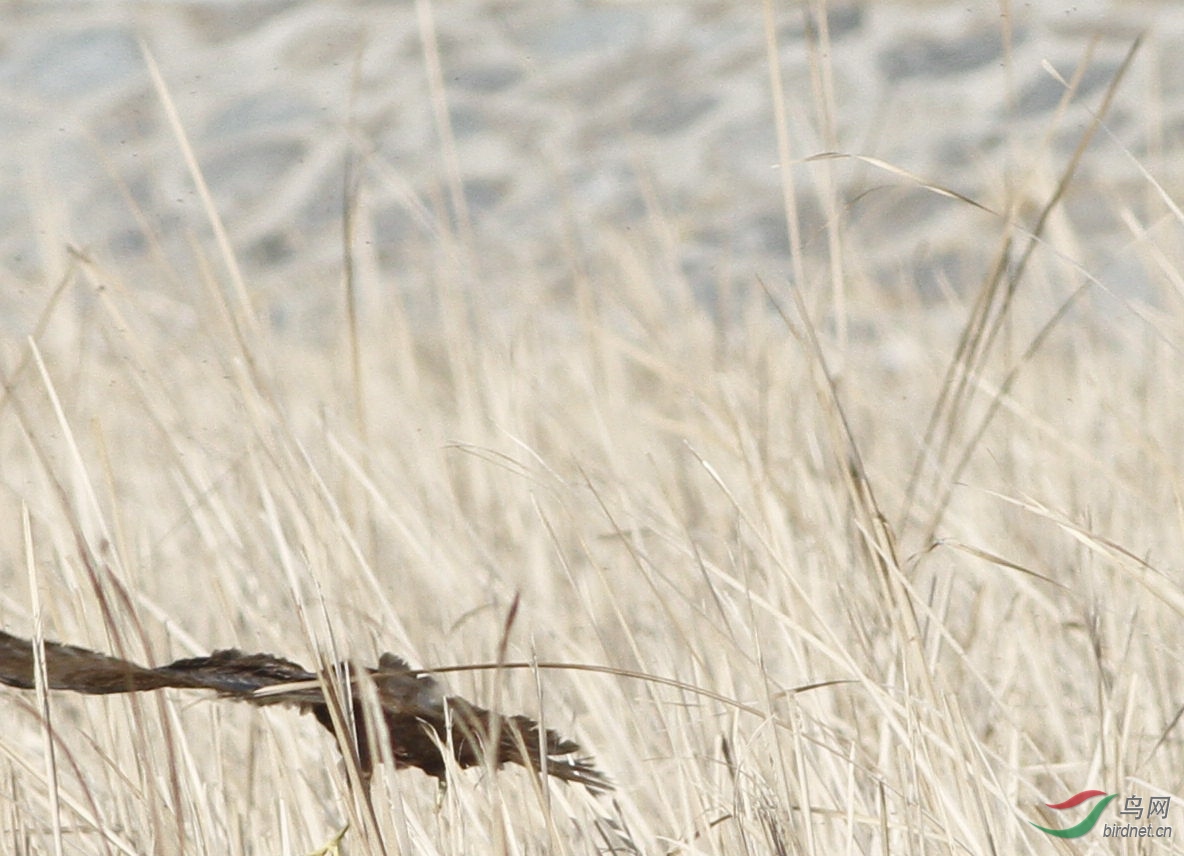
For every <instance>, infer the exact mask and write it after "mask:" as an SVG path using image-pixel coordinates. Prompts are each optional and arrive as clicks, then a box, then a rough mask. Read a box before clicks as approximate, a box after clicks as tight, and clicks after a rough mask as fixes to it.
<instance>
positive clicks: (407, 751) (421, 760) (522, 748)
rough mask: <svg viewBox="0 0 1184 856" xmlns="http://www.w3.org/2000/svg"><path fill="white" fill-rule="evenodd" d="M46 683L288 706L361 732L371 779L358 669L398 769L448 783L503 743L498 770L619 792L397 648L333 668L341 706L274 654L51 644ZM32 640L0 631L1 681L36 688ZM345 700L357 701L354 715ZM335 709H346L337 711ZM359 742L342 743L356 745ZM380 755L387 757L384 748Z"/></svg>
mask: <svg viewBox="0 0 1184 856" xmlns="http://www.w3.org/2000/svg"><path fill="white" fill-rule="evenodd" d="M44 651H45V655H44V656H45V673H46V681H45V683H46V686H47V687H48V688H49V689H52V690H72V691H74V692H79V693H86V694H89V695H107V694H110V693H135V692H148V691H151V690H159V689H165V688H177V689H205V690H213V691H214V692H216V693H217V694H218V695H219V696H220V697H222V698H231V699H237V700H239V701H245V702H247V703H248V704H253V705H256V706H258V707H263V706H267V705H276V704H282V705H288V706H293V707H296V708H298V709H299V710H300V712H301V713H311V714H312V715H313V716H314V717H316V720H317V722H319V723H320V724H321V725H323V726H324V727H325V728H326V729H328V730H329V732H330V733H332V734H334V735H336V734H337V731H338V728H339V727H341V726H344V727H345V728H347V729H349V730H350V732H351V734H352V735H356V741H354V742H353V746H354V747H355V751H356V753H357V755H356V761H357V766H358V770H359V771H360V772H361V774H362V776H363V778H365V779H367V780H368V779H369V777H370V774H371V773H372V772H373V769H374V758H373V755H372V749H371V746H372V745H374V744H373V741H372V740H370V739H367V737H366V735H367V734H368V729H367V723H368V721H369V720H370V719H371V718H373V717H367V716H366V711H365V710H364V708H365V705H364V704H363V695H364V693H363V692H362V691H361V687H360V686H359V683H360V682H359V674H364V675H365V680H368V681H369V682H370V683H371V685H372V686H373V689H374V691H375V692H374V694H375V696H376V698H377V701H378V708H379V710H380V713H381V723H380V726H379V730H380V732H381V736H382V738H383V739H386V740H388V741H389V746H390V752H391V756H392V757H393V758H394V761H395V766H396V768H402V767H418V768H419V769H420V770H423V771H424V772H425V773H427V774H428V775H430V776H435V777H436V778H437V779H439V780H440V781H441V783H443V782H444V780H445V770H446V767H445V763H444V757H443V755H442V754H441V752H442V751H444V752H447V751H450V750H451V752H452V754H453V756H454V758H455V760H456V763H457V764H458V765H459V766H461V767H473V766H477V765H479V764H483V763H485V758H486V750H485V748H484V747H485V745H487V744H489V743H490V742H493V741H496V744H497V753H496V755H494V757H493V759H492V761H493V763H494V765H495V766H498V767H500V766H502V765H503V764H505V763H506V762H510V763H514V764H520V765H522V766H524V767H528V768H530V769H532V770H534V771H536V772H542V771H543V770H545V771H546V774H547V775H548V776H551V777H553V778H556V779H561V780H563V781H568V782H575V783H578V784H581V785H584V786H585V787H587V788H588V789H589V790H590V791H592V792H594V793H596V792H602V791H606V790H610V789H611V787H612V786H611V784H610V783H609V780H608V779H607V778H606V777H605V776H604V774H603V773H601V772H600V771H599V770H597V769H596V767H595V766H594V764H593V762H592V760H591V759H590V758H587V757H583V756H578V755H577V754H576V753H578V752H579V751H580V746H579V744H578V743H576V742H575V741H573V740H568V739H566V738H564V737H561V736H559V734H557V733H556V732H554V731H552V730H551V729H549V728H548V729H546V730H544V729H542V728H541V727H540V725H539V723H537V722H535V721H534V720H533V719H530V718H529V717H526V716H503V715H502V714H499V713H496V712H494V711H490V710H486V709H485V708H482V707H478V706H477V705H475V704H473V703H472V702H469V701H466V700H465V699H463V698H460V697H459V696H446V695H445V694H444V691H443V689H442V688H441V686H440V684H439V682H438V681H436V679H435V678H433V677H432V676H431V675H430V674H427V673H425V672H422V671H417V670H414V669H412V668H411V667H410V666H409V665H408V664H407V663H406V661H404V660H403V659H401V658H400V657H396V656H395V655H394V654H383V655H382V656H381V657H380V658H379V660H378V667H377V668H373V669H370V668H367V669H360V668H358V667H356V666H354V665H353V664H350V663H343V664H341V665H340V666H339V667H337V668H336V669H335V670H334V671H335V672H336V673H337V674H341V675H346V676H348V678H349V681H350V685H351V689H352V691H351V692H349V693H348V695H349V696H350V700H349V701H344V702H338V700H337V698H336V696H337V694H336V693H328V694H327V693H326V692H325V686H326V682H325V680H323V679H322V678H320V677H318V676H317V674H316V673H314V672H310V671H308V670H307V669H305V668H304V667H303V666H300V665H298V664H297V663H293V662H292V661H291V660H285V659H284V658H282V657H276V656H273V655H271V654H244V653H243V652H241V651H238V650H235V649H229V650H224V651H215V652H214V653H213V654H210V655H209V656H208V657H193V658H190V659H185V660H177V661H176V662H173V663H169V664H168V665H166V666H160V667H158V668H149V667H147V666H140V665H137V664H135V663H132V662H130V661H128V660H123V659H120V658H118V657H111V656H108V655H106V654H100V653H98V652H97V651H90V650H88V649H86V648H78V647H75V646H73V645H63V644H61V643H60V642H49V641H46V642H45V643H44ZM35 667H36V662H35V659H34V647H33V643H32V642H31V641H29V640H27V639H21V638H20V637H17V636H13V635H11V634H9V633H5V632H4V631H2V630H0V684H7V685H9V686H13V687H19V688H21V689H33V688H34V687H35V686H36V681H35V678H34V671H35ZM343 705H348V706H349V708H350V709H349V712H348V713H345V712H344V708H343ZM333 707H336V708H337V711H338V712H337V713H336V715H335V714H334V712H333ZM350 744H351V741H350V740H345V741H340V745H342V746H343V747H347V746H349V745H350ZM380 760H381V753H380Z"/></svg>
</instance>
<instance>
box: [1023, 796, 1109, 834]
mask: <svg viewBox="0 0 1184 856" xmlns="http://www.w3.org/2000/svg"><path fill="white" fill-rule="evenodd" d="M1116 796H1118V794H1107V793H1106V792H1105V791H1082V792H1081V793H1079V794H1074V795H1073V796H1071V797H1069V799H1067V800H1065V801H1064V802H1059V803H1045V805H1047V806H1048V807H1049V808H1055V809H1065V808H1074V807H1075V806H1079V805H1081V804H1082V803H1083V802H1085V801H1086V800H1092V799H1094V798H1095V797H1105V799H1104V800H1102V801H1101V802H1100V803H1098V804H1097V805H1096V806H1094V807H1093V810H1091V811H1090V813H1089V814H1088V815H1086V817H1085V820H1083V821H1081V823H1079V824H1077V825H1076V826H1070V827H1069V828H1068V829H1049V828H1048V827H1047V826H1041V825H1040V824H1038V823H1032V821H1028V823H1032V825H1033V826H1035V827H1036V828H1037V829H1039V830H1040V831H1041V832H1047V833H1048V834H1049V835H1055V836H1056V837H1057V838H1080V837H1081V836H1083V835H1085V834H1086V833H1087V832H1089V831H1090V830H1091V829H1093V828H1094V826H1095V825H1096V824H1097V822H1098V818H1099V817H1101V816H1102V811H1103V809H1105V808H1106V806H1108V805H1109V804H1110V801H1111V800H1112V799H1114V798H1115V797H1116Z"/></svg>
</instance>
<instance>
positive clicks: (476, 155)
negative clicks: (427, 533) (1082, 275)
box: [0, 0, 1184, 335]
mask: <svg viewBox="0 0 1184 856" xmlns="http://www.w3.org/2000/svg"><path fill="white" fill-rule="evenodd" d="M766 11H768V12H769V14H771V16H772V20H773V23H774V31H775V34H776V39H777V44H778V56H779V57H780V60H781V67H780V73H781V75H782V80H783V86H784V95H785V107H786V113H787V115H786V116H785V117H784V125H783V126H784V127H785V129H786V131H787V139H786V143H787V146H788V147H787V154H788V155H789V157H790V159H791V161H792V162H794V163H795V166H794V170H795V175H794V177H793V179H794V184H795V187H796V195H795V198H794V199H793V200H792V204H793V207H794V210H796V212H797V215H798V217H799V219H800V230H801V241H802V243H803V245H804V246H805V247H806V249H807V250H810V249H811V248H818V249H819V250H820V251H821V252H819V253H818V255H820V256H823V257H830V258H833V257H835V256H836V254H838V255H841V256H842V258H843V260H844V261H843V264H844V266H845V276H847V277H850V278H864V279H867V280H871V281H874V282H876V283H877V284H878V285H879V286H881V287H889V288H891V287H897V286H899V287H900V288H902V289H905V290H906V291H908V290H918V291H920V292H921V293H922V294H926V295H930V296H931V295H932V294H933V293H937V292H940V291H942V290H945V289H954V290H961V289H963V288H964V287H965V285H966V281H967V279H968V278H971V277H974V276H977V273H976V272H977V271H978V270H979V268H980V267H981V264H982V263H983V259H984V258H985V257H986V256H987V255H989V254H990V253H991V252H993V246H992V242H991V241H987V240H982V236H983V235H984V234H987V233H992V234H993V232H994V230H995V229H996V228H997V226H998V218H992V217H991V216H990V215H988V214H984V213H983V212H980V211H975V210H974V209H973V208H971V207H970V206H967V205H964V204H961V203H958V202H954V201H953V200H951V199H949V198H946V197H943V196H941V195H937V194H934V193H932V192H929V191H926V190H923V189H920V188H919V186H918V185H919V183H923V182H933V183H935V184H937V185H940V186H942V187H944V188H947V189H949V190H951V191H954V192H957V193H961V194H965V195H966V196H968V197H970V198H972V199H974V200H975V201H976V202H978V203H980V204H982V205H984V206H986V207H988V208H991V209H992V210H996V211H1000V212H1001V211H1002V209H1003V208H1004V207H1005V205H1007V204H1013V205H1015V204H1017V200H1020V203H1021V204H1022V200H1023V199H1024V198H1025V197H1029V196H1030V198H1031V200H1032V204H1033V205H1037V204H1039V203H1041V202H1042V201H1043V200H1044V199H1045V198H1047V196H1048V194H1049V193H1050V192H1051V190H1052V188H1053V186H1055V182H1056V179H1057V176H1058V174H1059V172H1060V170H1061V169H1063V167H1064V165H1065V163H1066V161H1067V160H1068V157H1069V155H1070V153H1071V152H1072V149H1073V147H1074V146H1075V145H1076V144H1077V142H1078V140H1079V138H1080V134H1081V132H1082V130H1083V129H1084V127H1085V126H1086V124H1087V123H1088V121H1089V118H1090V115H1089V111H1090V109H1091V108H1096V107H1097V105H1098V103H1099V101H1100V98H1101V95H1102V93H1103V92H1104V90H1105V87H1106V86H1107V84H1108V83H1109V82H1110V80H1111V79H1112V78H1113V76H1114V74H1115V72H1116V70H1117V69H1118V67H1119V64H1120V62H1121V60H1122V57H1123V56H1124V55H1125V54H1126V52H1127V51H1128V50H1129V49H1130V47H1131V44H1132V43H1133V41H1134V40H1135V39H1136V37H1138V36H1139V35H1140V34H1143V35H1144V37H1145V41H1144V43H1143V45H1142V47H1141V49H1140V56H1139V59H1138V62H1137V63H1135V65H1134V67H1133V68H1132V70H1131V72H1130V77H1129V79H1128V80H1127V81H1126V82H1125V83H1124V85H1123V87H1122V89H1121V91H1120V93H1119V96H1118V103H1117V104H1116V106H1115V108H1114V109H1113V112H1112V113H1111V114H1110V115H1109V117H1108V120H1107V129H1106V132H1105V133H1103V134H1100V135H1099V136H1098V138H1097V139H1096V141H1095V143H1094V146H1093V151H1092V153H1091V157H1090V158H1089V160H1088V166H1087V168H1086V169H1085V170H1083V174H1081V175H1079V177H1078V179H1077V181H1076V182H1075V183H1074V185H1073V187H1072V188H1071V192H1070V194H1069V196H1068V198H1067V199H1066V200H1065V205H1064V208H1063V214H1062V215H1061V216H1063V217H1065V218H1068V219H1069V220H1070V221H1071V223H1072V231H1073V232H1074V234H1075V235H1076V236H1078V238H1083V239H1085V240H1084V241H1079V242H1077V243H1075V244H1073V245H1072V246H1069V247H1062V249H1063V250H1064V251H1066V252H1069V253H1070V254H1075V255H1074V258H1075V260H1076V261H1077V262H1078V263H1080V264H1081V265H1083V266H1085V267H1087V268H1089V269H1091V270H1092V271H1094V273H1095V274H1096V275H1098V276H1099V277H1100V278H1102V279H1103V280H1104V281H1106V283H1107V284H1108V285H1113V286H1115V287H1117V288H1119V289H1120V290H1124V291H1125V292H1126V293H1132V292H1137V291H1139V290H1142V289H1144V288H1145V286H1146V280H1147V274H1146V273H1145V271H1144V270H1143V265H1142V264H1141V263H1140V261H1139V259H1138V254H1137V253H1132V252H1129V250H1130V245H1131V244H1132V243H1137V242H1138V240H1139V237H1138V236H1137V235H1135V234H1133V233H1132V231H1131V228H1130V224H1129V223H1124V222H1123V212H1124V211H1128V210H1129V211H1132V212H1133V213H1134V214H1135V215H1136V216H1138V217H1139V219H1140V220H1141V221H1142V222H1144V223H1146V224H1148V225H1149V227H1151V228H1154V225H1155V223H1156V220H1157V217H1158V215H1159V214H1162V213H1163V210H1162V206H1161V205H1159V203H1158V200H1156V199H1154V198H1153V197H1154V194H1149V193H1148V192H1147V190H1146V185H1145V183H1143V182H1142V181H1141V179H1140V178H1139V167H1137V166H1136V165H1135V164H1134V162H1133V161H1132V158H1131V155H1132V154H1133V155H1135V156H1136V157H1138V159H1139V161H1140V163H1141V164H1142V165H1143V166H1145V167H1146V168H1147V169H1149V170H1151V171H1152V173H1153V174H1154V176H1155V178H1156V179H1157V180H1158V181H1159V182H1161V183H1162V184H1163V186H1164V187H1165V188H1166V189H1167V190H1168V191H1169V192H1171V191H1172V190H1174V189H1175V188H1178V187H1179V186H1180V183H1181V180H1182V178H1184V175H1182V173H1184V166H1182V164H1184V160H1182V159H1180V158H1179V157H1175V156H1173V153H1174V152H1175V151H1176V149H1177V147H1178V146H1179V140H1180V136H1181V134H1182V133H1184V98H1182V96H1184V13H1181V12H1179V11H1178V10H1177V9H1176V7H1175V4H1172V3H1128V2H1124V3H1109V2H1101V0H1094V2H1078V3H1073V4H1069V3H1062V2H1054V0H1040V1H1039V2H1031V3H1011V2H1002V3H993V2H992V3H977V4H970V5H966V4H935V3H918V2H876V3H854V2H833V3H805V2H802V3H797V2H794V3H785V2H782V3H771V4H769V10H763V9H762V5H761V4H756V3H744V4H738V3H721V2H685V3H653V2H554V3H534V2H504V0H481V2H473V0H456V2H448V3H438V4H432V3H428V2H418V3H417V2H332V3H324V2H271V1H270V0H259V1H258V2H252V3H216V2H205V3H198V2H167V3H165V2H158V3H52V2H45V3H21V2H6V3H4V5H3V21H2V22H0V134H2V135H3V139H4V142H5V144H4V146H3V147H2V148H0V264H3V265H4V266H5V268H6V273H7V274H8V276H6V279H7V280H8V281H9V282H21V281H26V282H30V283H32V282H36V281H38V280H40V279H41V278H42V277H44V276H47V275H48V276H49V277H50V278H51V279H52V278H53V275H54V273H55V271H54V270H53V269H54V268H55V267H56V266H59V265H60V264H61V258H62V256H61V254H60V252H59V250H60V247H61V246H63V245H64V244H69V245H71V246H73V247H76V248H78V249H80V250H82V251H84V252H87V253H93V254H98V256H99V257H101V258H104V259H108V260H111V261H117V262H118V263H119V264H120V266H121V269H122V270H125V271H127V270H131V269H132V268H131V266H132V265H134V264H135V263H137V262H144V263H146V265H147V266H146V267H145V268H144V270H145V271H148V270H151V271H152V272H153V273H152V276H151V279H152V280H153V282H147V281H146V282H145V283H144V287H145V288H157V289H160V290H161V291H162V293H163V294H165V295H167V294H168V291H169V285H168V283H166V282H161V281H160V279H161V277H160V268H159V259H160V258H161V257H165V258H168V259H169V260H170V265H171V266H174V267H175V266H178V265H181V266H183V265H184V264H185V262H184V261H183V260H184V259H186V258H187V256H188V254H189V253H190V252H191V247H192V243H193V241H194V240H195V238H197V239H198V240H201V239H202V236H203V235H204V234H205V233H206V232H207V230H208V228H209V227H208V223H207V219H206V217H205V216H204V214H203V212H202V209H201V205H200V202H199V200H198V199H197V196H196V191H195V189H194V185H193V182H192V181H191V179H190V177H189V174H188V171H187V168H186V164H185V161H184V158H183V157H181V156H180V150H179V147H178V143H177V141H176V138H175V136H174V134H173V133H172V131H171V130H170V128H169V125H168V122H167V119H166V117H165V111H164V109H163V108H162V104H161V100H160V98H159V97H158V95H157V93H156V92H155V91H154V89H153V86H152V83H151V81H150V78H149V74H148V71H147V69H146V64H145V59H144V56H143V54H142V50H141V45H142V46H143V48H144V49H146V50H147V51H148V52H150V53H151V55H152V56H153V57H154V58H155V60H156V62H157V63H159V65H160V70H161V74H162V77H163V81H164V84H165V85H166V87H167V88H168V91H169V93H170V95H171V98H172V99H173V101H174V103H175V109H176V111H177V113H178V115H179V117H180V121H181V124H182V125H183V127H184V130H185V133H186V134H188V137H189V140H190V142H191V143H192V146H193V150H194V154H195V155H196V158H197V161H198V163H199V165H200V168H201V170H202V172H203V174H204V176H205V180H206V181H207V182H208V185H209V189H210V192H211V194H212V196H213V200H214V202H215V204H216V206H217V210H218V211H219V213H220V214H221V216H222V218H223V219H224V223H225V227H226V230H227V232H228V233H229V235H230V239H231V242H232V244H233V247H234V249H235V251H236V253H237V255H238V259H239V262H240V264H241V265H242V268H243V271H244V272H245V274H246V276H247V279H248V280H249V281H250V283H251V289H252V300H253V301H254V302H255V305H256V308H257V309H258V310H260V311H261V312H262V313H263V315H264V316H265V317H266V318H267V319H268V320H269V322H270V323H271V324H272V325H273V326H274V327H275V328H276V329H277V330H287V331H294V332H297V333H299V334H300V335H316V333H317V331H318V329H320V328H321V327H322V326H323V323H324V321H325V320H326V318H328V317H329V315H328V314H331V313H332V312H336V311H338V310H336V309H334V308H333V307H336V306H337V305H338V304H339V301H336V300H335V299H332V298H331V296H330V295H331V294H332V293H334V292H335V288H331V287H327V285H329V284H335V283H336V281H337V279H338V278H339V277H340V272H341V257H342V243H341V231H342V210H343V195H344V194H345V187H346V179H345V173H346V170H347V166H346V165H347V163H349V162H352V173H351V174H352V176H353V179H352V187H353V188H354V190H353V191H351V194H350V195H351V198H352V199H353V200H354V205H355V210H356V213H357V216H356V222H355V228H356V230H357V237H358V241H357V248H358V256H357V259H356V263H357V264H358V266H359V271H361V272H362V273H367V272H369V273H370V274H374V276H369V277H366V276H363V277H361V278H360V279H359V282H360V288H361V293H360V299H361V300H363V301H366V300H370V301H372V302H373V301H378V302H377V303H372V304H371V305H372V306H373V307H375V308H380V307H381V305H382V302H381V301H382V292H384V291H386V290H395V291H397V292H398V293H399V294H401V295H402V296H403V297H404V298H412V299H413V298H414V295H415V294H416V293H417V291H419V290H421V289H424V288H425V287H430V283H427V282H425V278H426V277H428V274H427V271H431V270H433V269H439V268H440V266H441V265H447V264H448V263H449V259H447V258H440V254H441V253H442V252H443V253H444V254H445V255H448V254H452V259H451V261H453V262H455V261H456V258H455V254H456V253H462V254H464V256H465V258H464V260H463V263H462V264H461V265H460V266H459V267H461V268H463V269H464V270H466V271H468V279H469V282H470V285H471V288H472V289H473V291H474V295H473V296H474V297H475V298H476V299H478V300H482V299H484V300H486V301H487V303H488V306H489V308H491V309H493V308H495V307H496V306H497V305H498V303H499V302H500V301H501V300H502V299H503V298H504V296H505V290H506V289H514V288H515V287H517V286H516V283H517V284H521V283H522V282H523V280H530V281H531V285H532V286H533V287H540V288H543V289H561V290H562V289H565V288H568V287H570V282H571V280H572V278H573V277H574V276H578V275H579V271H580V269H581V267H582V266H586V265H595V264H597V262H598V259H599V258H600V257H601V256H602V255H603V254H604V253H605V252H611V251H615V250H619V249H620V248H621V247H622V246H626V247H627V246H629V245H630V244H631V243H632V244H636V245H639V246H645V247H646V248H647V249H646V251H645V252H646V254H647V255H652V253H651V251H650V250H649V249H648V248H650V247H652V246H653V245H654V240H655V238H656V239H657V240H659V241H660V242H661V245H662V246H664V247H665V249H666V253H665V257H664V259H663V263H664V264H666V265H667V268H668V269H667V270H666V275H667V276H671V277H682V278H685V279H686V280H687V284H688V285H689V286H690V288H691V290H692V291H693V293H695V294H696V295H698V296H700V297H701V298H703V299H704V300H707V301H711V302H714V301H717V300H718V299H719V295H720V294H721V293H725V292H726V289H727V288H728V287H729V286H732V285H734V284H736V283H737V282H739V283H750V282H751V281H752V278H753V276H754V275H758V274H759V275H760V276H762V277H763V278H765V279H767V280H772V281H781V280H784V278H785V277H787V276H789V275H791V272H792V270H791V269H792V266H791V263H790V244H789V239H788V238H787V230H786V224H785V215H784V211H785V206H784V199H783V196H782V190H781V182H780V176H779V173H778V167H777V164H778V161H779V154H778V140H777V128H778V122H777V121H776V118H775V116H774V112H773V106H772V105H773V98H772V95H771V88H770V77H769V68H768V59H767V54H766V29H765V20H764V15H765V13H766ZM819 60H825V62H820V61H819ZM822 69H825V71H822ZM1075 75H1076V76H1077V77H1076V79H1075ZM1070 85H1071V86H1072V87H1073V89H1074V98H1073V99H1072V102H1071V104H1069V105H1068V106H1067V107H1066V106H1065V105H1064V104H1063V101H1064V100H1066V92H1067V89H1068V87H1069V86H1070ZM1059 110H1060V111H1063V115H1061V114H1058V111H1059ZM824 152H842V153H844V154H847V155H859V156H866V157H869V158H875V159H878V160H881V161H884V162H885V163H887V164H890V165H891V166H892V167H894V168H896V169H899V170H902V171H907V172H908V173H911V174H912V175H913V176H915V178H910V177H907V176H905V175H902V174H900V173H894V172H892V171H889V170H885V169H883V168H880V167H878V166H876V165H874V164H869V163H868V162H866V161H857V160H851V159H844V160H826V161H813V162H805V163H803V162H802V161H803V160H804V159H806V158H808V157H810V156H813V155H817V154H820V153H824ZM1099 203H1101V204H1099ZM1157 206H1158V207H1157ZM839 227H841V229H842V234H843V238H842V246H837V245H835V244H831V245H829V246H828V241H832V240H833V236H834V235H835V234H837V232H838V229H839ZM442 237H443V238H445V239H446V240H444V241H441V238H442ZM454 239H455V240H454ZM443 246H446V247H447V249H446V250H442V249H441V248H442V247H443ZM5 290H6V291H8V294H7V295H6V296H5V298H4V299H5V302H6V304H13V302H14V301H13V297H14V293H13V291H12V289H11V288H6V289H5ZM15 296H16V297H18V298H19V295H15ZM15 303H16V305H6V306H5V312H4V313H3V319H2V320H0V325H2V329H4V330H5V331H7V332H10V333H19V332H22V331H24V332H27V330H26V329H25V326H24V325H27V323H28V318H27V316H26V315H25V314H24V313H22V311H21V304H22V301H20V300H19V299H17V300H16V301H15ZM362 305H363V306H366V305H367V304H366V303H365V302H363V304H362Z"/></svg>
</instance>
